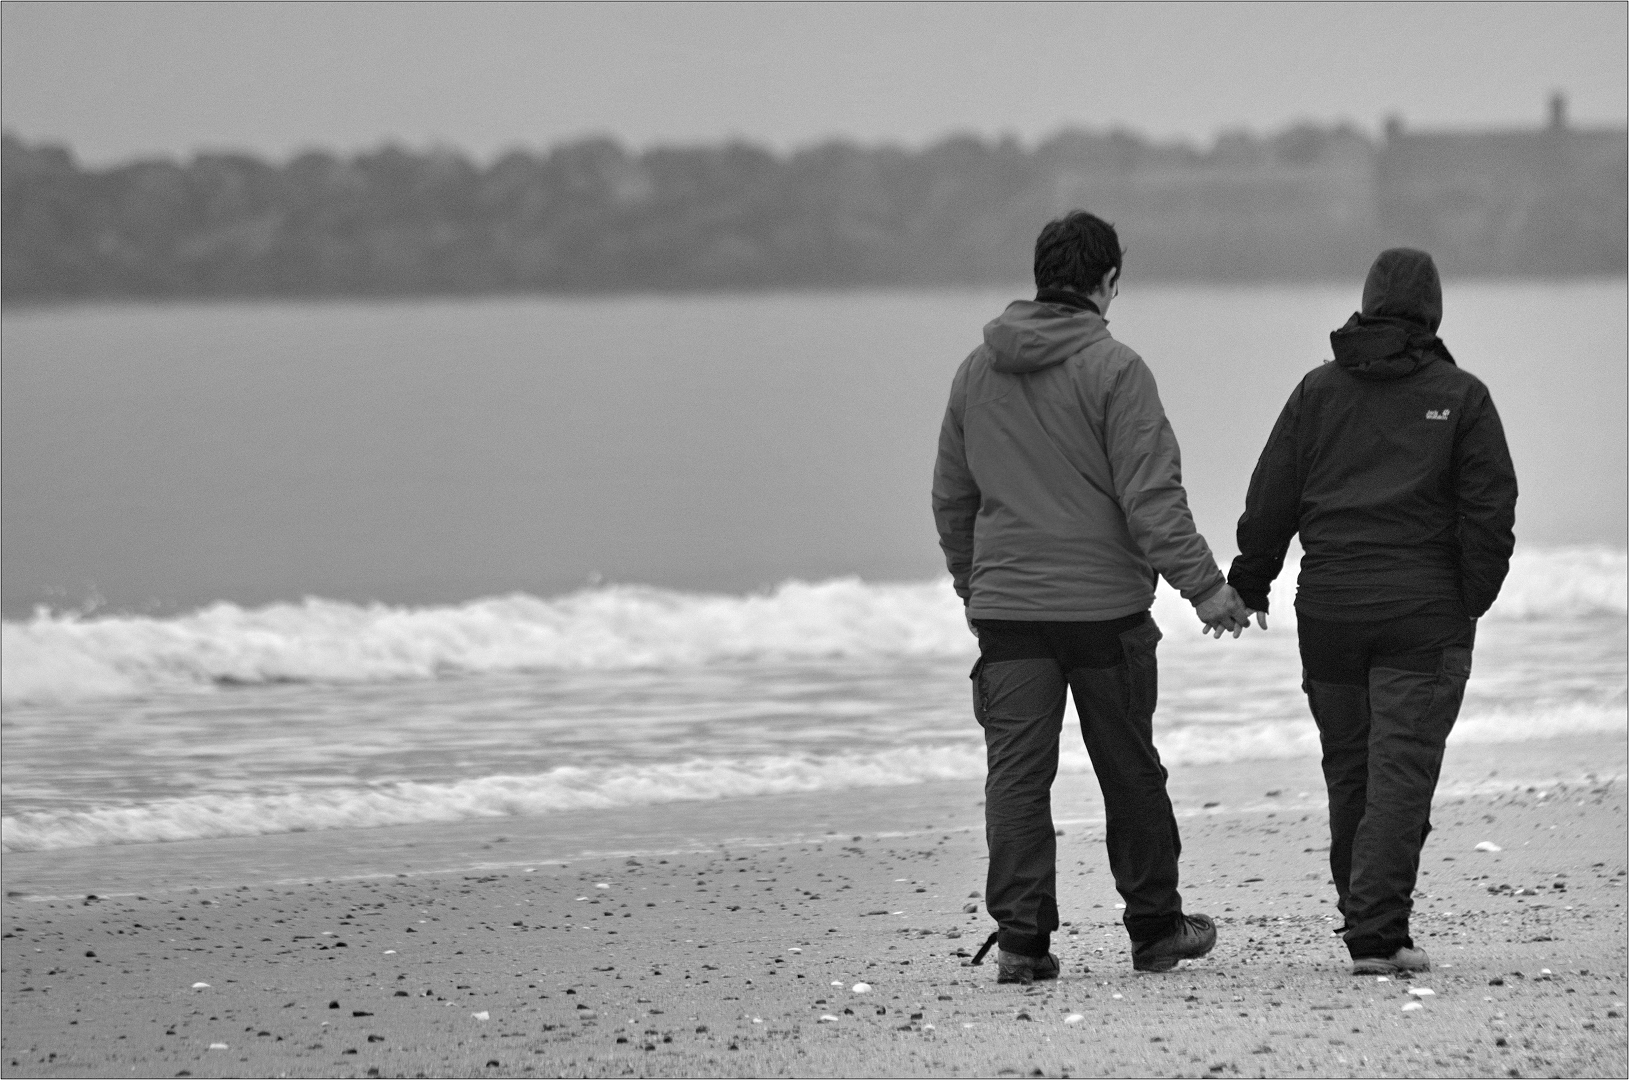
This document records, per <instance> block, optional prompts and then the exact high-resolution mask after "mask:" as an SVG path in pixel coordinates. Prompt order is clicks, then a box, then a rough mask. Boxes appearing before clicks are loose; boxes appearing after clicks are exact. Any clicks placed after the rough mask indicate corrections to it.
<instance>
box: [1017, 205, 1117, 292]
mask: <svg viewBox="0 0 1629 1080" xmlns="http://www.w3.org/2000/svg"><path fill="white" fill-rule="evenodd" d="M1124 255H1125V252H1124V250H1123V249H1122V248H1121V247H1120V235H1119V234H1118V233H1116V232H1115V231H1114V226H1113V225H1111V224H1109V223H1108V222H1107V221H1104V220H1103V219H1102V218H1100V217H1098V216H1097V215H1095V214H1088V213H1087V212H1086V211H1084V210H1071V211H1070V212H1069V213H1067V214H1065V215H1064V216H1063V217H1061V218H1057V219H1055V220H1053V221H1049V222H1047V223H1046V228H1044V229H1042V230H1041V235H1040V236H1037V237H1036V238H1035V287H1036V288H1038V289H1072V290H1073V291H1075V292H1078V293H1084V294H1091V293H1093V292H1096V291H1097V288H1098V286H1100V285H1101V284H1102V283H1103V275H1104V274H1106V273H1108V272H1109V271H1110V270H1118V269H1120V260H1121V258H1122V257H1123V256H1124Z"/></svg>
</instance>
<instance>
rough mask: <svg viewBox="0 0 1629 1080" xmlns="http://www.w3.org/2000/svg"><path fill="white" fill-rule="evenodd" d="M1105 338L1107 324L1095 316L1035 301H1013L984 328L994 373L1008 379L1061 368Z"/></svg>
mask: <svg viewBox="0 0 1629 1080" xmlns="http://www.w3.org/2000/svg"><path fill="white" fill-rule="evenodd" d="M1108 336H1109V327H1108V322H1107V320H1105V319H1104V318H1103V316H1101V315H1099V314H1097V312H1095V311H1092V310H1090V309H1082V308H1075V307H1072V306H1066V305H1063V304H1048V303H1042V302H1039V301H1036V300H1014V301H1013V302H1012V303H1011V304H1008V305H1007V310H1005V311H1003V312H1002V313H1001V314H1000V315H998V316H996V317H995V318H994V319H991V320H990V321H989V322H988V323H986V324H985V326H984V343H985V344H986V345H987V346H989V348H990V352H991V354H992V355H993V356H994V363H993V366H994V368H995V370H997V371H1001V372H1005V373H1007V374H1009V375H1022V374H1025V373H1027V372H1031V371H1040V370H1042V369H1043V368H1049V367H1052V366H1054V365H1056V364H1061V363H1063V362H1064V361H1065V360H1067V359H1069V358H1070V357H1071V356H1074V355H1075V354H1076V353H1078V352H1080V351H1081V350H1082V349H1084V348H1086V347H1087V346H1088V345H1094V344H1096V343H1097V342H1099V341H1102V340H1103V339H1104V338H1106V337H1108Z"/></svg>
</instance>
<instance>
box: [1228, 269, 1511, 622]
mask: <svg viewBox="0 0 1629 1080" xmlns="http://www.w3.org/2000/svg"><path fill="white" fill-rule="evenodd" d="M1441 319H1442V291H1441V286H1440V285H1439V284H1438V279H1437V273H1436V267H1435V266H1434V265H1433V264H1432V262H1431V257H1430V256H1429V255H1427V254H1426V253H1425V252H1422V251H1413V250H1410V249H1406V248H1394V249H1391V250H1389V251H1386V252H1383V253H1382V254H1381V256H1380V258H1379V259H1378V260H1376V262H1375V265H1374V268H1373V269H1371V270H1370V272H1369V279H1368V281H1367V282H1366V283H1365V285H1364V290H1363V311H1362V312H1361V313H1359V314H1354V315H1353V316H1352V317H1351V319H1349V320H1348V321H1347V323H1346V325H1345V326H1343V327H1341V328H1340V329H1339V330H1336V331H1335V332H1334V333H1332V334H1330V335H1329V338H1330V343H1331V344H1332V345H1333V346H1334V351H1335V359H1334V361H1333V362H1332V363H1330V362H1326V363H1325V364H1324V365H1323V366H1321V367H1319V368H1317V369H1315V370H1314V371H1312V372H1310V373H1308V374H1307V376H1306V377H1305V378H1303V379H1302V380H1301V383H1300V385H1299V386H1297V387H1296V388H1295V392H1294V393H1292V394H1291V395H1290V399H1289V401H1288V402H1287V403H1286V404H1285V405H1284V410H1283V412H1281V413H1280V414H1279V417H1278V422H1277V423H1276V424H1275V425H1274V426H1273V432H1272V435H1271V436H1270V437H1269V438H1268V440H1267V446H1266V448H1265V449H1263V450H1262V453H1261V459H1260V461H1259V462H1257V464H1256V471H1255V473H1254V475H1252V476H1251V478H1250V491H1249V494H1248V495H1247V496H1246V498H1245V511H1244V514H1243V516H1242V517H1240V518H1239V529H1238V545H1239V556H1238V558H1236V559H1235V560H1234V561H1233V567H1232V570H1231V572H1230V573H1229V574H1228V582H1229V584H1231V585H1232V586H1233V587H1234V588H1235V589H1236V590H1238V593H1239V595H1240V597H1242V598H1243V600H1244V602H1245V603H1246V604H1248V605H1249V606H1250V607H1251V608H1253V609H1255V610H1257V611H1266V610H1267V593H1268V589H1269V587H1270V586H1271V584H1272V582H1273V579H1274V578H1276V577H1277V576H1278V573H1279V571H1280V570H1281V569H1282V568H1283V565H1284V554H1285V551H1286V550H1287V548H1288V546H1289V542H1290V539H1291V538H1292V537H1293V536H1295V534H1296V533H1298V532H1299V533H1300V534H1301V546H1302V548H1303V549H1304V551H1305V556H1304V558H1303V559H1302V561H1301V579H1300V582H1299V590H1298V592H1297V595H1296V602H1295V607H1296V610H1297V611H1298V612H1301V613H1303V614H1305V615H1308V616H1310V617H1313V618H1320V619H1331V620H1337V621H1342V622H1366V621H1370V620H1379V619H1388V618H1396V617H1398V616H1402V615H1414V614H1427V613H1431V614H1450V615H1457V616H1459V617H1462V618H1473V619H1474V618H1478V617H1480V616H1481V615H1482V614H1483V613H1484V612H1485V611H1487V609H1488V607H1489V606H1490V605H1492V603H1493V601H1494V598H1495V597H1497V596H1498V594H1499V587H1500V585H1501V584H1503V582H1504V578H1505V574H1506V572H1507V571H1508V570H1509V567H1510V553H1511V551H1512V549H1513V548H1514V546H1515V537H1514V534H1513V532H1512V528H1513V526H1514V523H1515V510H1516V473H1515V470H1514V468H1513V467H1512V465H1511V461H1510V451H1509V449H1508V448H1507V447H1506V445H1505V436H1504V429H1503V427H1502V426H1501V425H1500V423H1499V414H1498V412H1497V411H1495V409H1494V407H1493V399H1492V398H1491V397H1490V396H1489V394H1488V390H1487V387H1486V386H1484V385H1483V384H1482V382H1481V380H1479V379H1477V378H1476V377H1475V376H1474V375H1471V374H1469V373H1468V372H1466V371H1463V370H1461V369H1460V368H1459V366H1458V365H1457V364H1456V363H1455V362H1454V358H1453V356H1452V355H1450V354H1449V352H1448V348H1447V346H1446V345H1444V344H1443V343H1442V340H1441V339H1440V338H1438V337H1437V336H1436V329H1437V326H1438V325H1439V324H1440V322H1441Z"/></svg>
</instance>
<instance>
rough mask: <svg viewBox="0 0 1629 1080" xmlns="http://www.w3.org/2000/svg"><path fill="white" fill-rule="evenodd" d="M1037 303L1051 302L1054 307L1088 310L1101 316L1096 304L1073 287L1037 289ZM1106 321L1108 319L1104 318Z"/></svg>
mask: <svg viewBox="0 0 1629 1080" xmlns="http://www.w3.org/2000/svg"><path fill="white" fill-rule="evenodd" d="M1035 302H1036V303H1037V304H1052V305H1053V306H1055V307H1064V308H1072V309H1073V310H1075V311H1090V312H1092V313H1093V314H1094V315H1099V316H1101V315H1102V314H1103V312H1101V311H1099V310H1098V307H1097V305H1096V304H1094V303H1092V301H1091V300H1089V299H1087V298H1086V297H1085V296H1083V295H1081V294H1080V293H1078V292H1076V291H1075V290H1073V289H1039V290H1037V291H1036V293H1035ZM1104 321H1105V322H1107V321H1108V320H1106V319H1105V320H1104Z"/></svg>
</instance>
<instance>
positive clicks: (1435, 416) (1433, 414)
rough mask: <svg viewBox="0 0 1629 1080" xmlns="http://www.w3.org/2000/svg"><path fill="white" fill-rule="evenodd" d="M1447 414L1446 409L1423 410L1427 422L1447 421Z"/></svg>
mask: <svg viewBox="0 0 1629 1080" xmlns="http://www.w3.org/2000/svg"><path fill="white" fill-rule="evenodd" d="M1448 413H1449V410H1448V409H1427V410H1425V418H1426V419H1427V420H1446V419H1448Z"/></svg>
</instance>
